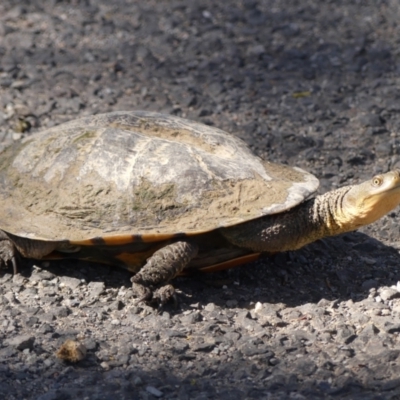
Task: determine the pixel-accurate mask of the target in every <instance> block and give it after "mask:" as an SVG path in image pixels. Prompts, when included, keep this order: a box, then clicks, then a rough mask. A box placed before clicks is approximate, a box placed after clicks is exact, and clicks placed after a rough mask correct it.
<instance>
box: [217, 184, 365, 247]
mask: <svg viewBox="0 0 400 400" xmlns="http://www.w3.org/2000/svg"><path fill="white" fill-rule="evenodd" d="M350 189H351V186H346V187H342V188H340V189H337V190H333V191H331V192H328V193H325V194H323V195H321V196H317V197H315V198H313V199H310V200H307V201H305V202H304V203H302V204H300V205H298V206H297V207H295V208H293V209H291V210H289V211H287V212H284V213H280V214H276V215H268V216H265V217H263V218H259V219H257V220H254V221H249V222H245V223H243V224H240V225H237V226H233V227H229V228H225V229H223V230H222V234H223V235H224V236H225V237H226V238H227V239H228V240H229V241H230V242H231V243H233V244H234V245H236V246H239V247H244V248H248V249H251V250H253V251H256V252H260V251H261V252H271V253H275V252H280V251H288V250H296V249H299V248H301V247H303V246H305V245H306V244H308V243H311V242H314V241H316V240H318V239H321V238H323V237H326V236H333V235H337V234H339V233H344V232H349V231H352V230H354V229H357V228H358V225H357V224H355V223H354V220H352V219H351V216H349V215H348V214H347V213H346V211H345V208H344V204H345V196H346V194H347V192H348V191H349V190H350Z"/></svg>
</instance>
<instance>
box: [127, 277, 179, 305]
mask: <svg viewBox="0 0 400 400" xmlns="http://www.w3.org/2000/svg"><path fill="white" fill-rule="evenodd" d="M132 288H133V294H134V295H135V296H136V297H137V299H136V300H135V302H134V304H135V305H137V304H139V303H141V302H145V303H146V304H148V305H151V306H156V307H158V308H162V307H163V306H164V305H165V304H166V303H168V302H169V301H170V300H173V302H174V304H175V306H176V305H177V304H178V300H177V297H176V294H175V289H174V287H173V286H172V285H165V286H162V287H160V288H158V289H155V290H151V289H150V288H148V287H147V286H143V285H141V284H139V283H135V282H134V283H133V285H132Z"/></svg>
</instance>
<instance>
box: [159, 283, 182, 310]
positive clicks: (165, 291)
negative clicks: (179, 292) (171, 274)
mask: <svg viewBox="0 0 400 400" xmlns="http://www.w3.org/2000/svg"><path fill="white" fill-rule="evenodd" d="M170 300H172V301H173V302H174V305H175V307H177V305H178V298H177V297H176V293H175V288H174V287H173V286H172V285H165V286H162V287H160V288H158V289H157V290H155V291H154V293H153V301H155V302H156V303H158V306H159V307H162V306H163V305H164V304H166V303H168V301H170Z"/></svg>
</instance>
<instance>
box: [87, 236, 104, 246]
mask: <svg viewBox="0 0 400 400" xmlns="http://www.w3.org/2000/svg"><path fill="white" fill-rule="evenodd" d="M90 242H91V244H92V245H93V246H102V245H105V244H106V241H105V240H104V238H102V237H101V236H97V237H94V238H91V239H90Z"/></svg>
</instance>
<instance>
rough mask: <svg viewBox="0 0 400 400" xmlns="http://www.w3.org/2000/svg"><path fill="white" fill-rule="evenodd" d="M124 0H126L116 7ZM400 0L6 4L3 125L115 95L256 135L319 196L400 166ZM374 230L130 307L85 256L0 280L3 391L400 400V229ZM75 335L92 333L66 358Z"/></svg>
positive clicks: (131, 104)
mask: <svg viewBox="0 0 400 400" xmlns="http://www.w3.org/2000/svg"><path fill="white" fill-rule="evenodd" d="M111 3H112V4H113V5H111ZM399 19H400V6H399V5H398V0H363V1H360V0H352V1H348V0H347V1H344V0H335V1H333V0H332V1H327V0H303V1H296V0H268V1H267V0H242V1H239V0H231V1H229V2H215V1H211V0H210V1H208V0H196V1H194V0H168V1H167V0H149V1H134V0H114V1H113V2H110V1H106V0H97V1H95V0H86V1H85V0H82V1H79V0H70V1H62V0H58V1H57V0H48V1H39V0H25V1H23V0H18V1H17V0H2V1H1V3H0V140H1V141H2V143H7V142H10V141H12V140H16V139H18V138H20V137H21V136H26V135H31V134H34V132H36V131H38V130H39V129H41V128H45V127H50V126H53V125H56V124H58V123H60V122H63V121H66V120H69V119H72V118H75V117H78V116H83V115H89V114H93V113H99V112H107V111H112V110H133V109H144V110H155V111H161V112H166V113H171V114H175V115H179V116H184V117H188V118H191V119H193V120H197V121H201V122H204V123H206V124H209V125H214V126H217V127H220V128H222V129H225V130H227V131H229V132H232V133H233V134H236V135H238V136H240V137H242V138H243V139H244V140H245V141H246V142H247V143H249V144H250V145H251V147H252V148H253V150H254V151H255V152H256V153H257V154H259V155H260V156H262V157H265V158H269V159H271V160H274V161H278V162H282V163H287V164H289V165H297V166H300V167H303V168H304V169H307V170H308V171H311V172H313V173H314V174H315V175H317V176H318V177H319V178H320V179H321V192H323V191H325V190H327V189H328V188H332V187H338V186H341V185H344V184H351V183H353V182H359V181H360V180H362V179H365V178H368V177H370V176H372V175H373V174H375V173H379V172H382V171H387V170H389V169H392V168H395V167H400V148H399V145H400V138H399V134H398V127H399V126H400V39H399V38H400V25H399V23H398V21H399ZM397 217H398V211H395V212H392V213H391V214H390V215H388V216H387V217H385V218H383V219H382V220H381V221H379V222H378V223H376V224H374V225H373V226H371V227H368V228H364V229H363V230H362V231H360V232H356V233H352V234H346V235H342V236H340V237H337V238H330V239H325V240H322V241H319V242H317V243H315V244H312V245H310V246H307V247H306V248H304V249H302V250H301V251H297V252H293V253H286V254H279V255H278V256H276V257H274V258H271V259H265V260H263V261H259V262H257V263H254V264H249V265H246V266H243V267H241V268H237V269H234V270H231V271H227V272H224V273H218V274H212V275H209V276H206V277H205V278H202V279H193V278H181V279H177V280H175V282H174V283H175V286H176V288H177V290H178V292H179V298H180V306H179V307H178V308H177V309H176V308H173V307H172V306H167V307H166V308H165V309H164V311H163V312H161V313H159V314H157V313H155V312H154V310H152V309H151V308H148V307H146V306H134V305H133V301H132V291H131V289H130V281H129V279H130V276H129V274H128V273H127V272H125V271H123V270H119V269H112V268H109V267H105V266H101V265H93V264H85V263H83V262H72V261H68V262H67V261H64V262H54V263H33V262H26V265H24V266H23V268H21V274H20V275H17V276H14V277H13V276H12V275H11V274H10V271H7V272H6V273H2V274H1V275H0V282H1V286H0V313H1V321H0V372H1V374H0V397H1V398H3V399H10V400H11V399H18V400H20V399H37V400H39V399H40V400H64V399H75V398H82V399H99V400H100V399H116V398H118V399H156V398H166V399H177V398H179V399H198V400H200V399H201V400H203V399H215V398H218V399H229V400H233V399H251V398H257V399H320V398H324V399H364V400H365V399H400V378H399V376H400V319H399V317H400V284H398V283H397V282H398V281H400V265H399V261H400V256H399V249H400V240H399V239H398V233H399V229H398V225H397V223H396V220H397ZM66 339H74V340H78V341H80V342H81V343H83V344H84V345H85V346H86V348H87V357H86V359H84V360H83V361H81V362H79V363H77V364H67V363H65V362H63V361H61V360H59V359H57V358H56V357H55V352H56V351H57V349H58V348H59V346H60V345H61V344H62V343H63V342H64V341H65V340H66Z"/></svg>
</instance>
